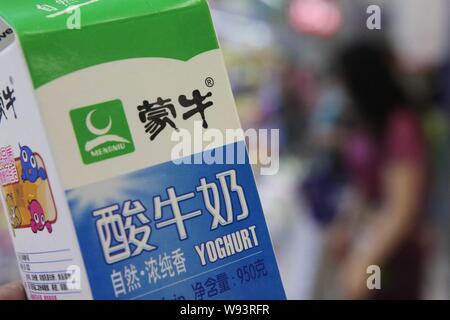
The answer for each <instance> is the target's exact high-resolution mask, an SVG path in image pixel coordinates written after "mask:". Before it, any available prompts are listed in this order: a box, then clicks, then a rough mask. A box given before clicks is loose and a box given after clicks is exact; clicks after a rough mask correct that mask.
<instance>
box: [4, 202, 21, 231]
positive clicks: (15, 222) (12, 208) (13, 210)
mask: <svg viewBox="0 0 450 320" xmlns="http://www.w3.org/2000/svg"><path fill="white" fill-rule="evenodd" d="M6 206H7V209H8V217H9V223H10V224H11V227H12V229H13V233H14V235H15V231H14V229H17V228H18V227H20V226H21V224H22V215H21V214H20V209H19V207H18V206H17V204H16V202H15V200H14V196H13V194H7V195H6Z"/></svg>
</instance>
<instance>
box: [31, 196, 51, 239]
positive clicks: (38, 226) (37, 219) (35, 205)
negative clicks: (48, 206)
mask: <svg viewBox="0 0 450 320" xmlns="http://www.w3.org/2000/svg"><path fill="white" fill-rule="evenodd" d="M28 210H29V211H30V216H31V230H32V231H33V232H34V233H38V232H39V231H43V230H44V228H47V231H48V233H52V232H53V228H52V225H51V223H50V222H48V221H46V220H45V215H44V210H43V209H42V206H41V204H40V203H39V201H37V200H33V201H31V202H30V204H29V205H28Z"/></svg>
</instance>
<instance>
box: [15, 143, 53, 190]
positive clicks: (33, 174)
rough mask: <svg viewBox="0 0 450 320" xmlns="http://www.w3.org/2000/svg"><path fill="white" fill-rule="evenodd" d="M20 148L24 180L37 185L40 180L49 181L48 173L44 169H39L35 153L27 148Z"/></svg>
mask: <svg viewBox="0 0 450 320" xmlns="http://www.w3.org/2000/svg"><path fill="white" fill-rule="evenodd" d="M19 147H20V162H21V164H22V180H23V181H30V182H31V183H35V182H36V181H37V180H38V179H39V178H41V179H42V180H46V179H47V173H46V172H45V169H44V168H39V165H38V163H37V160H36V157H35V156H34V153H33V151H32V150H31V149H30V148H29V147H27V146H23V147H22V146H21V145H19Z"/></svg>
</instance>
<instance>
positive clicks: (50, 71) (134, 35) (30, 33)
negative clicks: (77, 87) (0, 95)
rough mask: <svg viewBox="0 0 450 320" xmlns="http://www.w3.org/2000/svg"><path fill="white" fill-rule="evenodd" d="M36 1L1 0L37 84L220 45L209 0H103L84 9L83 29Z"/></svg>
mask: <svg viewBox="0 0 450 320" xmlns="http://www.w3.org/2000/svg"><path fill="white" fill-rule="evenodd" d="M42 2H43V3H45V0H44V1H42ZM47 2H50V0H48V1H47ZM81 2H83V1H81ZM36 3H37V2H36V1H34V0H14V1H11V0H0V16H1V17H2V18H3V19H5V20H6V21H7V22H8V23H9V24H10V25H11V26H12V27H13V28H14V30H15V31H16V33H17V34H18V37H19V39H20V42H21V45H22V48H23V50H24V53H25V58H26V61H27V63H28V66H29V69H30V72H31V76H32V79H33V84H34V86H35V88H39V87H41V86H43V85H45V84H47V83H49V82H51V81H53V80H55V79H58V78H60V77H62V76H64V75H67V74H70V73H72V72H75V71H77V70H82V69H85V68H88V67H91V66H94V65H98V64H102V63H107V62H111V61H117V60H123V59H130V58H143V57H161V58H172V59H178V60H183V61H187V60H189V59H191V58H192V57H194V56H196V55H198V54H200V53H203V52H206V51H210V50H213V49H217V48H218V47H219V44H218V41H217V37H216V34H215V32H214V27H213V24H212V20H211V16H210V13H209V8H208V4H207V2H206V1H205V0H98V1H97V2H95V3H92V4H90V5H86V6H85V7H82V8H81V29H80V30H69V29H67V27H66V21H67V19H68V17H69V14H62V15H60V16H57V17H55V18H46V15H48V13H45V12H42V11H40V10H37V9H36V7H35V6H36ZM26 10H30V12H28V13H27V11H26Z"/></svg>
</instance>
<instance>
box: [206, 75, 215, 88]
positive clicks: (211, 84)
mask: <svg viewBox="0 0 450 320" xmlns="http://www.w3.org/2000/svg"><path fill="white" fill-rule="evenodd" d="M205 84H206V86H207V87H208V88H212V87H214V79H213V78H211V77H208V78H206V80H205Z"/></svg>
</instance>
